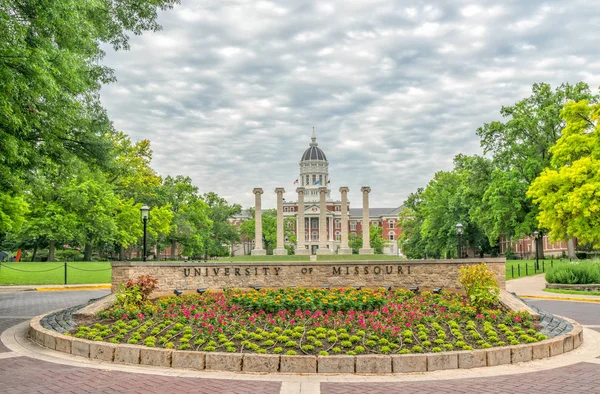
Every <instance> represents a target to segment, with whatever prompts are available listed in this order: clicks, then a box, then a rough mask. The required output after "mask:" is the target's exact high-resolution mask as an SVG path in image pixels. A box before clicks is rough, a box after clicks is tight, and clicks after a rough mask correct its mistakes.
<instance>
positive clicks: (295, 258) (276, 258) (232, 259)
mask: <svg viewBox="0 0 600 394" xmlns="http://www.w3.org/2000/svg"><path fill="white" fill-rule="evenodd" d="M286 261H306V262H308V261H310V257H309V256H296V255H291V256H273V255H268V256H234V257H221V258H219V260H217V261H214V260H209V261H207V263H214V262H218V263H228V262H233V263H243V262H246V263H252V262H263V263H265V262H286Z"/></svg>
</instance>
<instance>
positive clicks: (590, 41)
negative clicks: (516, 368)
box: [102, 0, 600, 207]
mask: <svg viewBox="0 0 600 394" xmlns="http://www.w3.org/2000/svg"><path fill="white" fill-rule="evenodd" d="M398 3H401V2H389V1H386V0H373V1H369V2H364V1H358V0H353V1H351V0H326V1H318V2H317V1H314V2H296V1H292V0H287V1H286V0H281V1H274V0H272V1H257V2H251V1H243V0H223V1H216V0H213V1H211V0H209V1H206V2H202V3H198V2H196V1H192V0H182V4H181V5H179V6H176V7H175V8H174V9H173V10H170V11H165V12H162V13H161V15H160V23H161V24H162V25H163V30H161V31H160V32H156V33H149V32H148V33H145V34H144V35H142V36H133V37H132V38H131V50H130V51H128V52H117V53H115V52H113V51H112V49H110V48H108V47H107V48H106V50H107V57H106V64H107V65H108V66H110V67H112V68H114V69H115V73H116V75H117V78H118V82H116V83H114V84H112V85H109V86H106V87H104V88H103V91H102V101H103V104H104V105H105V106H106V108H107V110H108V113H109V116H110V117H111V119H112V120H113V121H114V124H115V126H116V127H117V128H118V129H120V130H123V131H125V132H127V133H128V134H130V135H131V136H132V138H133V139H142V138H148V139H150V140H151V141H152V148H153V150H154V160H153V166H154V168H155V169H156V170H157V171H158V172H159V173H160V174H162V175H177V174H183V175H189V176H191V177H192V179H193V180H194V182H195V183H196V185H198V186H199V187H200V190H201V191H202V192H206V191H215V192H217V193H218V194H219V195H221V196H223V197H225V198H227V199H229V200H230V201H232V202H238V203H241V204H243V205H244V206H250V205H251V204H252V203H253V201H254V196H253V195H252V193H251V190H252V188H253V187H257V186H259V187H262V188H263V189H264V190H265V195H264V196H263V198H264V200H265V206H274V204H275V195H274V193H272V191H273V190H274V188H275V187H278V186H283V187H285V188H286V189H287V190H288V197H287V198H288V199H293V198H294V197H293V196H292V190H293V189H294V187H293V185H292V183H293V181H294V180H295V179H296V178H297V177H298V161H299V159H300V156H301V155H302V153H303V151H304V149H306V148H307V147H308V143H309V142H310V134H311V131H312V127H313V126H315V127H316V130H317V136H318V143H319V146H320V147H321V148H322V149H323V150H324V151H325V153H326V155H327V157H328V159H329V163H330V174H331V179H332V190H333V191H332V195H333V196H336V195H337V188H338V187H339V186H341V185H346V186H349V187H350V189H351V192H350V200H351V201H353V206H359V205H360V192H359V189H360V186H362V185H365V184H368V185H370V186H371V188H372V190H373V192H372V193H371V201H372V205H373V206H379V207H381V206H390V207H392V206H397V205H399V204H401V203H402V202H403V201H404V199H405V198H406V197H407V195H408V194H409V193H411V192H413V191H415V190H416V188H417V187H422V186H425V185H426V184H427V182H428V181H429V180H430V179H431V177H432V176H433V174H434V173H435V172H436V171H439V170H447V169H449V168H451V166H452V159H453V157H454V156H455V155H456V154H458V153H465V154H475V153H481V149H480V147H479V140H478V137H477V136H476V134H475V130H476V129H477V127H479V126H481V125H482V124H483V123H484V122H489V121H492V120H497V119H499V110H500V107H501V106H502V105H510V104H512V103H514V102H515V101H517V100H519V99H520V98H522V97H524V96H526V95H528V94H529V92H530V88H531V85H532V84H533V83H535V82H540V81H545V82H549V83H552V84H553V86H557V85H559V84H560V83H562V82H570V83H575V82H577V81H579V80H583V81H586V82H588V83H590V85H591V86H592V87H593V88H595V87H596V86H598V85H599V84H600V77H598V75H600V56H599V55H597V54H596V52H595V51H593V50H591V49H590V48H595V47H596V43H597V42H598V39H599V38H600V33H598V30H597V28H596V25H597V23H595V22H594V21H597V20H599V19H600V9H597V7H595V6H594V4H593V2H589V1H585V0H572V1H571V2H569V7H565V6H564V5H563V3H562V2H559V1H558V0H531V1H527V2H524V1H523V2H516V1H513V2H503V3H502V4H501V5H498V4H497V2H493V1H491V0H473V1H471V0H468V1H467V0H457V1H443V0H438V1H431V2H429V3H428V5H423V4H421V3H420V2H404V3H403V5H402V6H399V5H398ZM581 15H585V16H586V18H581ZM581 32H585V33H581Z"/></svg>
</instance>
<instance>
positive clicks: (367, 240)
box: [358, 186, 375, 254]
mask: <svg viewBox="0 0 600 394" xmlns="http://www.w3.org/2000/svg"><path fill="white" fill-rule="evenodd" d="M360 191H361V192H362V194H363V220H362V235H363V247H362V248H360V250H359V251H358V254H374V253H375V250H374V249H372V248H371V232H370V229H371V223H370V220H369V193H370V192H371V188H370V187H369V186H363V187H361V188H360Z"/></svg>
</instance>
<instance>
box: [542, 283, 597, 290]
mask: <svg viewBox="0 0 600 394" xmlns="http://www.w3.org/2000/svg"><path fill="white" fill-rule="evenodd" d="M546 288H547V289H561V290H578V291H600V283H592V284H587V285H567V284H563V283H546Z"/></svg>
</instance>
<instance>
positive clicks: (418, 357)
mask: <svg viewBox="0 0 600 394" xmlns="http://www.w3.org/2000/svg"><path fill="white" fill-rule="evenodd" d="M43 318H44V315H42V316H38V317H36V318H33V319H32V320H31V322H30V325H29V337H30V338H31V340H33V341H34V342H36V343H38V344H40V345H42V346H44V347H47V348H49V349H52V350H56V351H59V352H63V353H67V354H72V355H74V356H79V357H84V358H89V359H91V360H99V361H105V362H113V363H119V364H133V365H152V366H157V367H172V368H190V369H194V370H214V371H233V372H239V371H244V372H272V373H276V372H279V373H368V374H389V373H409V372H427V371H437V370H442V369H467V368H478V367H486V366H489V367H491V366H496V365H503V364H515V363H519V362H524V361H531V360H536V359H542V358H547V357H553V356H556V355H559V354H562V353H566V352H569V351H571V350H573V349H576V348H577V347H579V346H580V345H581V343H582V342H583V329H582V327H581V326H580V325H579V324H578V323H576V322H574V321H572V320H569V319H565V320H568V321H569V322H570V323H571V324H572V325H573V330H572V331H571V332H569V333H567V334H563V335H560V336H557V337H555V338H551V339H547V340H545V341H542V342H537V343H533V344H526V345H517V346H507V347H497V348H490V349H482V350H473V351H454V352H443V353H425V354H403V355H360V356H347V355H344V356H326V357H320V356H285V355H274V354H253V353H218V352H195V351H181V350H168V349H156V348H149V347H145V346H137V345H121V344H119V345H115V344H111V343H107V342H98V341H89V340H86V339H79V338H73V337H71V336H66V335H63V334H60V333H58V332H56V331H52V330H48V329H46V328H43V327H42V326H41V324H40V321H41V320H42V319H43Z"/></svg>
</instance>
